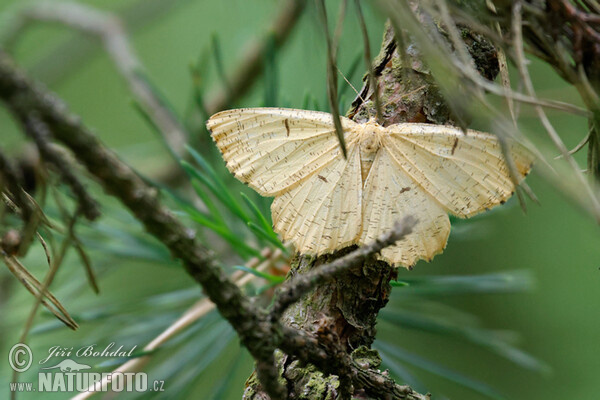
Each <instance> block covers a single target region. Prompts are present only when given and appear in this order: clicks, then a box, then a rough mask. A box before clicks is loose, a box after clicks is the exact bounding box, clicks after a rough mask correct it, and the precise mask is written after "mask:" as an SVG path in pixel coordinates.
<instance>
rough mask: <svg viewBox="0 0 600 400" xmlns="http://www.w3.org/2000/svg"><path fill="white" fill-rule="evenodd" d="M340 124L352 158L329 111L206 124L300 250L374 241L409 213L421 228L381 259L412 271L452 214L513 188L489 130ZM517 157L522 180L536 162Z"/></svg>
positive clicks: (228, 115)
mask: <svg viewBox="0 0 600 400" xmlns="http://www.w3.org/2000/svg"><path fill="white" fill-rule="evenodd" d="M341 122H342V127H343V131H344V137H345V140H346V144H347V158H344V157H343V155H342V152H341V149H340V145H339V142H338V139H337V137H336V134H335V127H334V125H333V119H332V116H331V114H328V113H323V112H317V111H306V110H296V109H284V108H245V109H237V110H228V111H223V112H219V113H217V114H215V115H213V116H212V117H211V118H210V119H209V120H208V121H207V127H208V129H209V130H210V131H211V132H212V138H213V140H214V141H215V143H216V145H217V147H218V148H219V150H220V151H221V153H222V155H223V158H224V159H225V161H226V163H227V168H228V169H229V171H231V173H233V174H234V175H235V177H236V178H237V179H239V180H240V181H242V182H244V183H246V184H248V185H249V186H250V187H251V188H253V189H254V190H256V191H257V192H258V193H260V194H261V195H263V196H272V197H275V199H274V201H273V203H272V205H271V213H272V217H273V228H274V230H275V232H277V233H279V234H280V235H281V237H282V239H283V240H284V241H291V242H292V243H293V244H294V246H295V247H296V250H297V251H299V252H300V253H302V254H312V255H321V254H325V253H331V252H333V251H335V250H338V249H341V248H343V247H346V246H350V245H354V244H358V245H363V244H366V243H370V242H372V241H373V240H375V239H376V238H378V237H379V236H380V235H382V234H383V233H385V232H387V231H389V230H390V229H391V228H392V227H393V226H394V223H395V222H396V221H398V220H400V219H401V218H402V217H403V216H405V215H409V214H410V215H413V216H414V217H415V218H416V219H417V220H418V222H417V225H416V226H415V227H414V228H413V232H412V233H411V234H410V235H408V236H406V237H405V238H404V239H403V240H402V241H400V242H398V243H396V244H395V245H394V246H391V247H388V248H385V249H383V250H382V251H381V252H380V254H379V255H378V256H377V257H378V259H380V260H383V261H385V262H386V263H388V264H390V265H393V266H395V267H398V266H405V267H412V266H413V265H414V264H415V263H416V262H417V261H418V260H420V259H425V260H428V261H429V260H431V258H433V256H435V255H436V254H439V253H441V252H442V251H443V249H444V248H445V246H446V242H447V241H448V236H449V234H450V220H449V218H448V213H451V214H453V215H456V216H458V217H461V218H468V217H471V216H473V215H475V214H478V213H480V212H482V211H484V210H487V209H490V208H491V207H494V206H496V205H498V204H502V203H504V202H505V201H506V200H507V199H508V198H509V197H510V196H511V195H512V193H513V192H514V189H515V188H514V185H513V183H512V181H511V179H510V175H509V170H508V167H507V165H506V162H505V160H504V157H503V155H502V149H501V147H500V143H499V141H498V139H497V138H496V137H495V136H493V135H491V134H488V133H483V132H478V131H473V130H469V131H467V132H466V133H465V132H463V131H462V130H460V129H459V128H456V127H452V126H446V125H432V124H417V123H401V124H395V125H391V126H387V127H383V126H381V125H379V124H377V123H376V122H373V121H370V122H367V123H363V124H361V123H356V122H354V121H352V120H350V119H348V118H344V117H342V121H341ZM509 151H510V154H511V156H512V159H513V160H514V162H515V164H516V168H517V171H518V179H519V181H520V180H521V179H523V178H524V177H525V176H526V175H527V174H528V172H529V170H530V168H531V165H532V162H533V156H532V154H531V153H530V152H529V151H528V150H527V149H526V148H525V147H523V146H521V145H519V144H518V143H516V142H511V143H510V144H509Z"/></svg>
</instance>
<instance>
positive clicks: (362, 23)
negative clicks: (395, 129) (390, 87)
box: [354, 0, 383, 125]
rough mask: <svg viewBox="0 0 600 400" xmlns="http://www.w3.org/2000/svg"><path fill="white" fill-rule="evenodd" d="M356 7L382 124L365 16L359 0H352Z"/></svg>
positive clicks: (372, 88)
mask: <svg viewBox="0 0 600 400" xmlns="http://www.w3.org/2000/svg"><path fill="white" fill-rule="evenodd" d="M354 5H355V7H356V14H357V15H358V22H359V25H360V30H361V32H362V36H363V43H364V55H365V66H366V67H367V71H368V76H369V86H370V87H371V90H372V91H373V100H374V102H375V112H376V117H375V118H376V120H377V123H378V124H380V125H381V124H383V110H382V109H381V99H380V97H379V86H378V84H377V80H376V79H375V71H374V70H373V63H372V62H371V45H370V44H369V33H368V32H367V24H366V23H365V17H364V15H363V12H362V9H361V7H360V0H354Z"/></svg>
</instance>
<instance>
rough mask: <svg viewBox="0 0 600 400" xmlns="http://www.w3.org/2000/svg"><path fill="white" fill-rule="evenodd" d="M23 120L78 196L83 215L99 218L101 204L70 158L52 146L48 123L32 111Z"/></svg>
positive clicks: (42, 149)
mask: <svg viewBox="0 0 600 400" xmlns="http://www.w3.org/2000/svg"><path fill="white" fill-rule="evenodd" d="M22 122H23V124H24V127H25V132H27V134H28V135H29V136H30V137H31V138H32V139H33V141H34V142H35V144H36V145H37V148H38V150H39V152H40V155H41V156H42V158H43V159H44V160H45V161H46V162H47V163H49V164H52V166H54V168H56V169H57V170H58V173H59V175H60V177H61V179H62V180H63V181H64V182H65V183H66V184H67V185H68V186H69V188H70V189H71V191H72V192H73V194H74V195H75V197H76V198H77V201H78V203H79V207H80V209H81V212H82V213H83V215H85V217H86V218H87V219H89V220H90V221H93V220H95V219H96V218H98V217H99V216H100V205H99V204H98V203H97V202H96V200H94V199H93V198H92V197H91V196H90V195H89V194H88V192H87V190H86V189H85V187H84V185H83V183H81V182H80V181H79V179H78V178H77V177H76V176H75V173H74V168H73V165H71V163H70V162H69V160H68V159H67V158H66V157H65V156H64V155H63V154H61V153H60V152H59V151H58V149H56V148H53V147H52V145H51V144H50V142H49V140H50V139H51V133H50V131H49V130H48V127H47V126H46V124H45V123H44V122H43V121H42V120H41V119H40V118H39V116H37V115H35V113H30V114H29V115H28V117H27V119H26V120H24V121H22Z"/></svg>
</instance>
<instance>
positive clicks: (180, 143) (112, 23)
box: [21, 1, 188, 155]
mask: <svg viewBox="0 0 600 400" xmlns="http://www.w3.org/2000/svg"><path fill="white" fill-rule="evenodd" d="M21 17H22V18H26V19H32V20H37V21H46V22H58V23H60V24H64V25H66V26H69V27H70V28H72V29H76V30H79V31H82V32H85V33H88V34H90V35H93V36H96V37H98V38H99V39H100V40H101V41H102V44H103V45H104V48H105V50H106V52H107V53H108V55H109V56H110V57H111V59H112V60H113V62H114V63H115V65H116V67H117V69H118V71H119V72H120V73H121V75H122V76H123V78H124V79H125V80H126V81H127V83H128V84H129V88H130V90H131V92H132V93H133V95H134V96H135V98H136V99H137V101H138V102H139V103H140V104H141V105H142V108H143V110H144V111H145V113H146V114H147V115H149V116H150V118H151V119H152V122H153V123H154V124H155V125H156V126H157V127H158V128H159V130H160V132H161V133H162V135H163V136H164V138H165V141H166V142H167V143H168V144H169V147H170V148H171V149H172V150H173V151H174V152H175V153H176V154H179V155H181V154H183V152H184V146H185V143H186V141H187V138H188V135H187V133H186V131H185V128H184V127H183V126H181V124H180V123H179V121H178V120H177V119H176V118H175V117H174V115H173V114H172V112H171V111H170V110H169V108H168V107H167V106H166V105H165V104H164V102H163V101H162V100H161V99H160V97H159V96H157V95H156V93H155V90H154V88H153V87H151V85H149V83H148V81H147V79H145V75H144V73H143V71H144V68H143V66H142V63H141V62H140V61H139V58H138V56H137V54H136V53H135V50H134V49H133V47H132V46H131V43H130V42H129V38H128V37H127V34H126V32H125V29H124V28H123V26H122V24H121V22H120V20H119V19H118V18H117V17H116V16H114V15H113V14H110V13H107V12H103V11H99V10H96V9H94V8H93V7H90V6H86V5H83V4H79V3H71V2H67V1H65V2H61V1H59V2H54V1H53V2H51V3H50V2H41V3H35V4H33V5H32V6H30V7H28V8H25V9H23V10H22V12H21Z"/></svg>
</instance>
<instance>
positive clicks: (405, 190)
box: [400, 186, 410, 194]
mask: <svg viewBox="0 0 600 400" xmlns="http://www.w3.org/2000/svg"><path fill="white" fill-rule="evenodd" d="M409 190H410V188H409V187H408V186H407V187H403V188H402V189H401V190H400V194H402V193H404V192H408V191H409Z"/></svg>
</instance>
